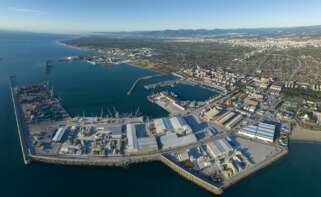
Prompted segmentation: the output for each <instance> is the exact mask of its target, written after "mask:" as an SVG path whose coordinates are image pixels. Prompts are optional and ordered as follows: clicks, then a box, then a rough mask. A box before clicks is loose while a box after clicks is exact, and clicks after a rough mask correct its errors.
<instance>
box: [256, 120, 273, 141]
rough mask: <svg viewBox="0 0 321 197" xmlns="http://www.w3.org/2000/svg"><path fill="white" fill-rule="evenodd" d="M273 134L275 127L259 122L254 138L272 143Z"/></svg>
mask: <svg viewBox="0 0 321 197" xmlns="http://www.w3.org/2000/svg"><path fill="white" fill-rule="evenodd" d="M274 134H275V125H272V124H266V123H263V122H260V123H259V125H258V129H257V132H256V137H257V138H258V139H260V140H263V141H267V142H273V141H274Z"/></svg>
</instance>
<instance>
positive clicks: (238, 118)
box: [225, 114, 243, 129]
mask: <svg viewBox="0 0 321 197" xmlns="http://www.w3.org/2000/svg"><path fill="white" fill-rule="evenodd" d="M242 119H243V116H242V115H241V114H238V115H237V116H235V117H234V118H233V119H231V120H230V121H229V122H227V123H226V124H225V127H226V128H227V129H232V128H233V127H235V126H236V125H237V124H238V123H240V122H241V120H242Z"/></svg>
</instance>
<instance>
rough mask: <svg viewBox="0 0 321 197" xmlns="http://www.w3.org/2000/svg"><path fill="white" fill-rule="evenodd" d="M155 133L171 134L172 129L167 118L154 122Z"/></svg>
mask: <svg viewBox="0 0 321 197" xmlns="http://www.w3.org/2000/svg"><path fill="white" fill-rule="evenodd" d="M154 124H155V128H156V133H157V134H164V133H166V132H168V131H171V132H173V131H174V128H173V125H172V123H171V121H170V119H169V118H159V119H155V120H154Z"/></svg>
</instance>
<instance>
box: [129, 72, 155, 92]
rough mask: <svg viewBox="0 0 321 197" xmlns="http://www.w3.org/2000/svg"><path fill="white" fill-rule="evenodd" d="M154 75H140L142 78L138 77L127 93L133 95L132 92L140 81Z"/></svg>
mask: <svg viewBox="0 0 321 197" xmlns="http://www.w3.org/2000/svg"><path fill="white" fill-rule="evenodd" d="M152 77H153V76H152V75H148V76H144V77H140V78H138V79H136V80H135V81H134V83H133V85H132V86H131V88H130V89H129V90H128V92H127V95H131V94H132V92H133V91H134V90H135V88H136V86H137V85H138V83H139V82H140V81H143V80H147V79H151V78H152Z"/></svg>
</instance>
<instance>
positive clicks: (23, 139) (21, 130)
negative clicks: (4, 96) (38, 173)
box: [10, 76, 31, 165]
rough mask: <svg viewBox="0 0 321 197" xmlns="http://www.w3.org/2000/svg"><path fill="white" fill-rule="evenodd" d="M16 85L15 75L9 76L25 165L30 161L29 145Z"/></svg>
mask: <svg viewBox="0 0 321 197" xmlns="http://www.w3.org/2000/svg"><path fill="white" fill-rule="evenodd" d="M15 87H16V77H15V76H11V77H10V91H11V98H12V103H13V108H14V113H15V117H16V123H17V130H18V135H19V141H20V147H21V152H22V157H23V161H24V163H25V164H26V165H28V164H30V163H31V159H30V158H29V153H30V150H29V147H28V144H27V140H28V139H27V138H28V135H26V133H25V132H26V131H25V127H24V125H23V121H22V120H23V117H21V115H22V111H21V109H20V105H19V103H17V100H16V94H15V89H14V88H15Z"/></svg>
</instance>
